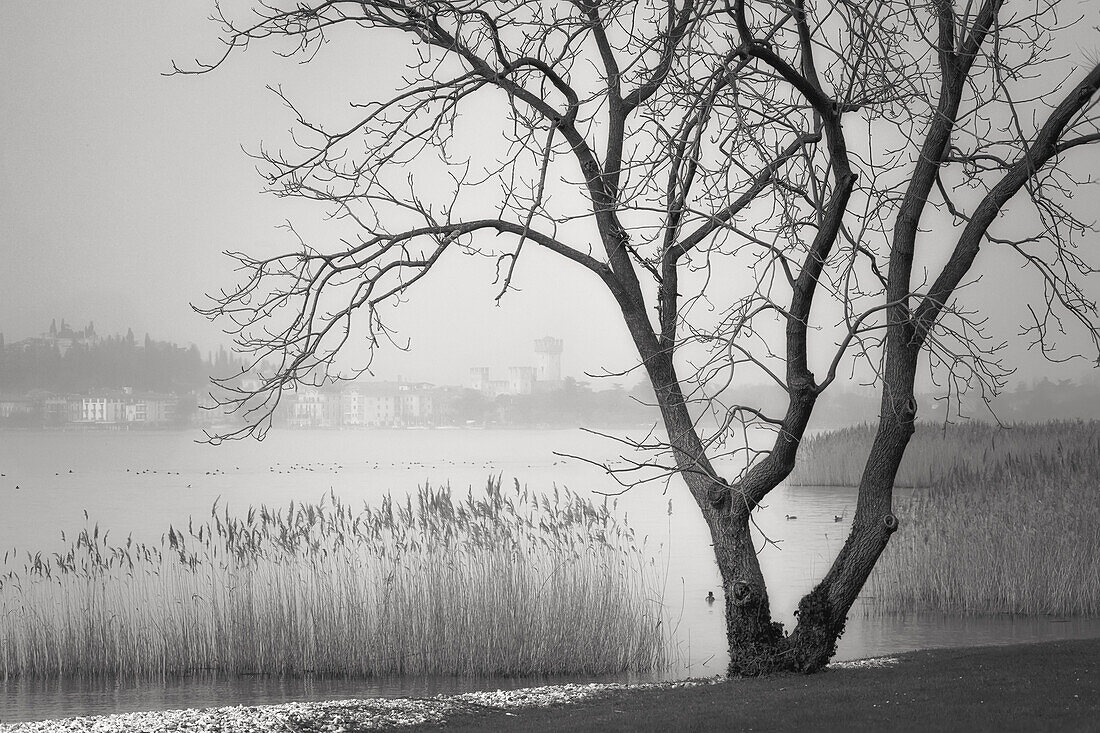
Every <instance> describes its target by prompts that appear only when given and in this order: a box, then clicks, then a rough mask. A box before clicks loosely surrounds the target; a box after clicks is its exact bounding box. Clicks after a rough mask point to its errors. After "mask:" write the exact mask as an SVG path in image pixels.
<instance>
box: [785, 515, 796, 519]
mask: <svg viewBox="0 0 1100 733" xmlns="http://www.w3.org/2000/svg"><path fill="white" fill-rule="evenodd" d="M787 519H798V517H796V516H795V515H793V514H788V515H787Z"/></svg>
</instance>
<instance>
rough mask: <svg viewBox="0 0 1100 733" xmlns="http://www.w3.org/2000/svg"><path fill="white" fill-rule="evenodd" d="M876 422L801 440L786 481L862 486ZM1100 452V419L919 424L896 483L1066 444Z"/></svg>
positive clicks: (926, 482) (917, 484) (919, 484)
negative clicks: (1000, 424) (1086, 420)
mask: <svg viewBox="0 0 1100 733" xmlns="http://www.w3.org/2000/svg"><path fill="white" fill-rule="evenodd" d="M874 436H875V428H874V426H872V425H867V424H863V425H857V426H854V427H849V428H843V429H841V430H835V431H830V432H827V433H821V434H819V435H815V436H812V437H809V438H806V439H805V440H803V441H802V445H801V447H800V448H799V456H798V463H797V465H796V466H795V469H794V471H793V472H792V473H791V475H790V477H789V478H788V483H791V484H794V485H802V486H858V485H859V480H860V476H861V475H862V474H863V466H864V463H865V462H866V460H867V454H868V453H869V452H870V450H871V441H872V440H873V439H874ZM1071 446H1072V447H1075V448H1082V447H1091V448H1090V449H1091V450H1093V451H1098V450H1100V422H1097V421H1090V422H1080V421H1078V422H1071V421H1061V422H1048V423H1019V424H1014V425H1008V426H1005V427H1001V426H998V425H992V424H990V423H983V422H971V423H966V424H964V425H948V426H947V428H946V430H945V429H944V426H943V425H942V424H934V423H918V424H917V429H916V432H915V433H914V434H913V437H912V439H911V440H910V441H909V447H908V449H907V450H906V451H905V457H904V458H903V459H902V461H901V466H900V467H899V469H898V475H897V479H896V480H895V481H894V486H897V487H901V488H927V487H930V486H933V485H935V484H937V483H938V482H940V481H942V480H944V479H947V478H949V477H950V476H951V474H952V473H953V472H956V471H963V472H964V473H966V474H967V475H972V474H975V473H979V474H980V473H981V472H982V471H985V470H987V469H990V468H992V467H994V466H1001V465H1003V466H1005V467H1009V466H1013V465H1015V464H1016V463H1017V462H1018V461H1020V460H1027V458H1028V457H1029V456H1048V457H1053V456H1056V455H1057V454H1058V452H1059V451H1060V450H1062V448H1063V447H1066V448H1068V447H1071Z"/></svg>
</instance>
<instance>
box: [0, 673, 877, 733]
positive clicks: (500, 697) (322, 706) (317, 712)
mask: <svg viewBox="0 0 1100 733" xmlns="http://www.w3.org/2000/svg"><path fill="white" fill-rule="evenodd" d="M896 661H897V660H896V659H894V658H892V657H881V658H877V659H863V660H857V661H853V662H839V663H834V664H833V665H831V666H833V667H834V668H862V667H886V666H891V665H893V664H895V663H896ZM722 681H724V678H722V677H710V678H705V679H689V680H679V681H676V682H654V683H647V684H638V685H626V684H615V683H602V684H601V683H592V684H568V685H551V686H546V687H528V688H524V689H519V690H497V691H495V692H466V693H462V694H460V695H437V696H435V697H424V698H410V697H397V698H370V699H366V700H331V701H327V702H291V703H284V704H282V705H253V706H244V705H236V706H229V707H218V708H205V709H202V710H193V709H188V710H155V711H150V712H140V713H120V714H116V715H98V716H84V717H75V718H63V719H59V720H39V721H33V722H26V723H12V724H8V725H0V733H47V732H49V733H55V732H56V733H63V732H75V731H81V732H84V733H192V732H193V733H257V732H262V731H273V732H276V733H352V732H353V731H365V730H379V729H390V728H403V727H408V726H415V725H424V724H435V723H442V722H443V721H445V720H446V719H447V718H448V717H449V716H452V715H455V714H459V713H470V712H482V711H494V712H503V713H504V714H506V715H507V714H508V711H509V710H518V709H523V708H545V707H550V706H553V705H565V704H569V703H575V702H580V701H583V700H591V699H593V698H599V697H603V696H606V695H609V694H612V693H615V692H620V691H622V690H628V689H629V690H645V689H664V690H672V689H677V688H685V687H699V686H701V685H712V684H717V683H719V682H722Z"/></svg>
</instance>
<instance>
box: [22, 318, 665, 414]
mask: <svg viewBox="0 0 1100 733" xmlns="http://www.w3.org/2000/svg"><path fill="white" fill-rule="evenodd" d="M563 350H564V343H563V341H562V340H561V339H558V338H554V337H551V336H547V337H544V338H540V339H537V340H535V341H534V343H533V349H532V352H531V357H532V361H533V364H529V365H524V366H512V367H509V368H508V369H507V371H506V372H505V373H503V374H499V375H498V374H495V373H494V372H493V370H492V369H490V368H489V367H481V366H476V367H472V368H471V369H470V379H469V384H468V385H465V386H452V385H447V386H439V385H434V384H430V383H427V382H406V381H401V380H398V381H366V380H356V381H348V382H337V383H335V384H330V385H326V386H322V387H309V386H303V387H298V388H297V389H295V390H288V391H287V392H285V393H284V394H283V397H282V400H281V402H280V405H279V409H278V410H277V411H276V413H275V415H274V419H273V424H274V425H275V426H276V427H287V428H311V429H316V428H322V429H327V428H395V427H436V426H484V425H492V424H502V425H567V424H612V423H615V424H622V423H636V422H641V421H645V420H647V419H648V420H650V421H652V419H653V418H652V414H651V411H650V410H651V408H649V407H647V406H646V405H644V404H642V402H641V401H640V400H638V399H635V398H634V397H633V396H632V395H631V394H630V393H628V392H627V391H626V390H623V389H621V388H616V389H610V390H604V391H601V392H595V391H592V390H591V389H590V388H589V387H588V386H587V385H586V384H583V383H581V382H578V381H577V380H575V379H572V378H570V377H563V375H562V367H561V355H562V352H563ZM241 371H242V370H241V364H240V362H239V361H236V360H235V359H234V357H233V356H232V355H231V354H229V353H228V352H226V351H225V350H224V349H220V350H219V351H218V352H217V353H216V354H211V355H209V356H208V357H207V358H205V359H203V357H202V356H201V354H200V353H199V351H198V349H197V348H196V347H195V346H191V347H189V348H183V347H179V346H176V345H175V344H172V343H168V342H163V341H155V340H153V339H151V338H150V337H149V336H148V335H146V336H145V338H144V339H143V340H142V341H140V342H139V341H138V340H137V339H136V338H135V337H134V334H133V332H132V331H129V332H127V334H126V335H125V336H110V337H101V336H100V335H98V334H97V333H96V330H95V326H94V324H92V323H88V324H87V325H86V326H83V327H80V328H74V327H73V326H71V325H70V324H68V323H66V322H65V321H64V320H62V321H60V323H58V322H57V321H54V322H53V323H51V324H50V327H49V329H48V330H47V331H45V332H43V333H42V334H40V335H39V336H34V337H31V338H26V339H23V340H21V341H17V342H15V343H11V344H5V343H4V339H3V335H2V334H0V426H3V427H16V428H18V427H23V428H35V427H37V428H70V429H78V428H87V429H115V430H133V429H168V428H186V427H194V426H201V427H207V428H210V427H214V428H217V427H221V426H225V425H227V424H231V421H232V416H228V415H225V414H224V413H222V412H220V411H219V410H217V409H212V408H214V407H215V406H214V405H213V403H212V401H211V399H210V397H209V395H208V391H209V389H210V384H209V377H210V376H211V375H215V376H227V375H234V374H237V373H239V372H241ZM239 386H240V387H241V388H242V389H244V390H255V389H258V388H259V386H260V383H259V381H258V380H257V379H256V378H254V377H252V376H250V375H247V374H245V375H244V376H242V377H241V378H240V381H239Z"/></svg>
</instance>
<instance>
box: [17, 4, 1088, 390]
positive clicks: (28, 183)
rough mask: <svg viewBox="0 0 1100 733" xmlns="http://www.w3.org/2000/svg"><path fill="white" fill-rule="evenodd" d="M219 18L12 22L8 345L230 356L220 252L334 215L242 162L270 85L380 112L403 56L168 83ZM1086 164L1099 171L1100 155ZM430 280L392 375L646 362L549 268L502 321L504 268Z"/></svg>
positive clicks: (273, 111) (262, 129) (237, 61)
mask: <svg viewBox="0 0 1100 733" xmlns="http://www.w3.org/2000/svg"><path fill="white" fill-rule="evenodd" d="M1083 7H1084V8H1085V12H1086V13H1087V14H1088V15H1087V18H1086V21H1085V22H1084V23H1083V24H1081V25H1080V27H1079V29H1077V30H1075V31H1074V33H1075V34H1077V36H1078V42H1079V43H1080V47H1082V48H1084V49H1086V50H1089V49H1091V51H1092V53H1091V55H1089V54H1086V56H1087V57H1088V58H1093V57H1094V56H1095V51H1096V50H1097V49H1100V43H1098V42H1097V38H1096V36H1097V33H1098V32H1097V31H1096V30H1095V28H1096V26H1097V24H1098V23H1100V8H1097V7H1095V6H1092V7H1089V6H1088V5H1084V6H1083ZM209 10H210V8H209V5H208V3H206V2H182V3H151V2H148V1H147V0H140V1H138V0H128V1H126V2H110V3H94V4H93V3H65V4H56V3H49V4H46V3H15V4H9V5H7V6H6V7H5V19H4V22H3V23H2V24H0V99H2V100H3V121H2V125H3V128H2V132H3V136H2V139H0V170H2V171H3V176H2V177H0V251H2V256H3V266H2V267H0V331H2V332H3V333H4V335H5V337H6V338H7V340H8V342H9V343H11V342H12V341H15V340H16V339H18V338H22V337H26V336H30V335H34V334H37V333H39V332H41V331H44V330H45V329H46V328H47V327H48V326H49V323H50V320H51V319H52V318H58V319H60V318H65V319H67V320H68V321H69V322H70V323H74V324H76V325H83V324H84V323H85V322H87V321H89V320H91V321H95V323H96V327H97V330H98V331H99V333H100V334H101V335H106V334H113V333H117V332H122V333H124V332H125V331H126V329H127V328H128V327H130V328H133V329H134V331H135V333H137V334H139V335H140V334H143V333H145V332H148V333H150V334H151V335H152V336H153V337H155V338H161V339H167V340H174V341H177V342H179V343H183V344H187V343H191V342H194V343H196V344H198V345H199V347H200V348H201V349H202V350H203V351H206V350H209V349H211V348H215V347H216V346H217V345H219V344H228V343H229V339H228V338H227V337H224V336H222V335H220V334H219V332H218V330H217V328H216V327H215V326H212V325H211V324H209V323H208V322H207V321H205V320H204V319H203V318H201V317H200V316H198V315H196V314H194V313H192V311H191V308H190V306H189V303H190V302H192V301H201V299H202V295H203V293H205V292H210V291H215V290H216V289H217V288H219V287H222V286H227V285H229V284H231V282H232V280H233V278H232V273H231V272H230V265H231V263H230V261H229V260H228V259H226V258H224V257H223V256H221V254H220V252H221V251H222V250H224V249H239V250H244V251H253V252H254V251H257V250H259V249H261V248H262V247H264V246H272V245H271V243H272V242H274V243H277V244H280V245H282V246H286V244H287V240H286V235H285V234H282V233H280V232H279V231H277V229H276V227H277V226H278V225H279V224H281V223H282V222H283V221H285V220H286V219H288V218H293V219H294V220H295V222H296V223H297V222H299V221H308V220H309V219H319V218H320V217H321V215H322V211H321V210H320V209H319V208H313V209H311V208H309V207H304V206H302V205H300V204H293V205H288V203H287V201H286V200H277V199H275V198H274V197H271V196H263V195H261V194H260V193H259V191H260V188H261V186H262V181H261V179H260V177H259V176H258V175H256V172H255V170H254V163H253V161H251V160H250V159H249V158H248V157H247V156H246V155H245V153H244V152H243V151H242V146H243V147H244V148H246V149H248V150H255V149H256V148H257V145H258V143H259V142H260V141H261V140H266V139H271V138H279V137H280V136H281V135H284V134H285V130H286V128H287V127H288V126H289V125H290V123H291V117H290V113H289V112H288V111H287V110H286V109H285V108H284V107H282V106H281V104H280V102H279V101H278V100H277V99H276V98H275V96H274V95H273V94H271V93H270V92H268V91H266V90H265V88H264V87H265V85H266V84H272V85H274V84H282V85H283V87H284V89H286V91H287V92H288V95H289V96H291V97H292V98H296V99H302V100H304V101H305V102H306V103H307V104H308V103H310V102H311V101H313V102H317V103H319V104H323V103H331V100H327V102H325V101H319V100H325V99H326V97H329V96H333V95H334V94H335V92H334V88H339V89H343V88H346V87H345V86H341V84H343V85H346V84H347V83H348V80H349V78H352V79H354V80H355V82H356V83H357V84H360V85H361V86H360V88H361V89H363V90H365V92H364V93H362V94H361V95H360V96H362V97H366V96H371V95H370V94H369V90H371V89H376V90H377V91H376V93H375V94H374V96H376V97H380V96H383V95H385V94H386V93H387V92H388V91H390V89H391V87H392V84H393V73H394V70H395V68H396V63H395V58H399V57H400V48H399V47H397V46H389V47H387V46H386V45H384V44H385V41H379V40H377V39H376V40H375V41H374V43H375V45H373V46H366V47H360V48H357V49H349V48H346V47H344V48H341V47H340V46H339V44H330V45H329V46H328V47H326V48H325V50H324V53H323V54H322V56H323V57H324V58H323V59H319V61H318V62H317V63H318V64H321V65H324V66H323V70H328V71H330V72H332V73H333V74H341V75H343V77H342V78H341V79H339V83H336V82H334V83H333V87H331V88H330V87H328V86H326V85H325V84H324V83H319V82H318V80H319V79H324V78H325V76H324V73H320V74H318V73H317V72H316V69H311V68H310V67H302V66H299V65H298V64H296V62H295V61H292V60H286V59H280V58H278V57H276V56H274V55H273V54H271V53H270V51H269V50H268V49H266V48H263V47H262V45H261V47H257V48H255V49H252V50H250V51H249V52H248V53H244V54H238V55H236V56H235V57H234V58H233V59H231V61H230V63H229V64H228V65H227V66H226V67H224V68H222V69H221V70H219V71H218V72H216V73H214V74H208V75H203V76H198V77H179V76H176V77H166V76H162V73H163V72H166V71H169V70H170V69H171V62H172V60H173V59H175V60H177V61H179V62H180V63H181V64H187V63H188V62H190V60H192V59H194V58H196V57H197V58H202V59H204V60H205V59H211V58H214V57H216V56H217V55H218V54H219V51H220V49H221V47H220V45H219V44H218V39H217V27H216V26H215V25H214V24H212V23H209V22H208V21H207V20H206V16H207V14H208V13H209ZM375 35H376V36H377V35H378V34H375ZM380 59H381V60H385V62H384V63H378V61H379V60H380ZM310 72H312V73H310ZM334 78H335V77H334ZM1087 155H1089V156H1092V157H1091V158H1090V160H1093V161H1096V165H1095V166H1089V167H1091V168H1092V169H1093V170H1094V171H1095V170H1100V151H1098V150H1097V146H1092V148H1091V150H1089V151H1088V153H1087ZM1087 195H1089V196H1094V197H1095V196H1097V190H1096V189H1094V188H1093V189H1088V192H1087ZM1098 203H1100V201H1098ZM1093 241H1094V242H1096V243H1097V244H1100V238H1097V237H1094V238H1093ZM525 256H526V255H525ZM525 267H526V268H527V269H526V270H525V269H524V268H525ZM1017 272H1018V270H1017V269H1015V268H1014V267H1010V266H1008V265H998V266H997V267H996V268H995V273H994V274H995V276H996V277H997V278H998V284H999V285H1000V286H1001V287H1006V286H1007V287H1009V288H1011V287H1013V286H1014V284H1015V283H1014V281H1013V278H1015V277H1017V275H1016V274H1015V273H1017ZM431 277H432V278H433V280H434V281H435V282H433V283H432V285H431V286H429V287H427V288H417V289H416V291H415V292H414V293H413V295H412V300H411V302H410V303H407V304H406V305H404V306H402V312H401V314H400V315H399V316H398V317H396V318H395V320H394V322H395V323H396V324H397V325H398V326H399V328H400V332H401V334H402V335H403V336H405V337H409V338H412V342H413V352H412V353H411V354H408V355H405V354H400V353H397V352H395V351H393V350H389V351H387V352H385V353H383V354H382V355H381V356H380V358H379V359H378V360H377V361H376V362H375V369H376V371H377V373H378V375H379V376H380V377H384V378H393V377H395V376H397V375H399V374H400V375H402V376H404V377H405V378H408V379H423V380H428V381H435V382H439V383H465V381H466V379H467V372H468V368H469V367H471V366H477V365H489V366H493V367H495V368H498V369H503V368H504V367H506V366H508V365H511V364H517V365H523V364H533V363H534V356H533V353H532V341H533V339H535V338H538V337H540V336H544V335H554V336H558V337H560V338H563V339H564V340H565V354H564V355H563V365H564V371H565V373H566V374H567V375H573V376H581V375H582V372H583V371H585V370H589V371H599V370H600V369H601V368H607V369H611V370H616V369H622V368H625V367H628V366H630V365H631V364H632V363H633V359H634V356H633V351H632V346H631V344H630V342H629V339H628V337H627V335H626V332H625V329H624V327H623V326H622V324H621V322H620V319H619V316H618V315H617V312H616V309H615V307H614V305H613V303H612V301H611V299H610V298H609V296H607V295H606V294H604V292H603V291H602V288H600V287H597V283H596V281H595V279H594V278H592V277H591V276H590V275H588V274H587V273H580V272H579V271H578V270H577V269H576V268H575V267H572V266H570V265H568V264H564V263H559V262H557V261H556V260H555V259H554V258H551V257H542V258H541V259H539V258H537V256H536V257H533V258H532V259H531V260H530V262H529V263H526V264H525V265H523V266H521V268H520V273H519V277H518V285H519V287H520V288H521V289H522V292H520V293H515V294H512V295H510V296H508V297H507V298H506V300H505V301H504V304H503V306H502V307H499V308H498V307H494V305H493V295H494V294H495V290H494V289H493V287H492V286H491V285H490V282H491V280H492V273H491V270H488V271H486V270H485V269H481V270H477V269H475V268H473V266H472V265H463V266H460V267H459V268H457V269H456V270H453V271H452V273H451V274H448V275H445V274H444V273H442V272H441V273H437V274H433V275H432V276H431ZM447 278H450V279H449V280H448V279H447ZM436 283H438V286H436ZM989 297H990V300H989V303H995V302H996V298H995V297H993V296H989ZM989 303H987V304H986V305H988V304H989ZM1010 335H1011V331H1009V332H1007V333H1006V334H1005V336H1006V337H1009V336H1010ZM1025 365H1026V367H1027V368H1026V369H1025V370H1024V371H1023V372H1022V373H1021V376H1022V377H1023V378H1025V379H1026V378H1029V377H1034V376H1035V375H1038V374H1040V373H1045V374H1051V375H1054V376H1067V375H1069V374H1071V373H1072V374H1075V375H1077V374H1081V373H1082V368H1081V367H1079V366H1074V367H1071V368H1068V369H1060V370H1059V369H1056V368H1053V367H1048V366H1045V365H1040V364H1039V362H1038V360H1035V359H1028V360H1025ZM634 380H635V378H631V379H630V380H628V381H634Z"/></svg>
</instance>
